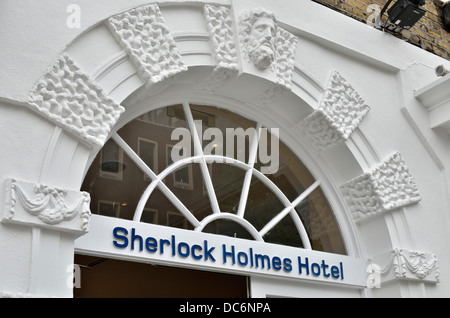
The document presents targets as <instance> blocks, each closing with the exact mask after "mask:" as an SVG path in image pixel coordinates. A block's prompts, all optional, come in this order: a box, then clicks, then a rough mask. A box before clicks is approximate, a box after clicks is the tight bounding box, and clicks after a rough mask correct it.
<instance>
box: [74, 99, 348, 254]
mask: <svg viewBox="0 0 450 318" xmlns="http://www.w3.org/2000/svg"><path fill="white" fill-rule="evenodd" d="M320 186H321V181H320V180H316V179H315V178H314V177H313V176H312V174H311V173H310V172H309V170H308V169H307V167H305V165H304V164H303V163H302V162H301V161H300V160H299V159H298V157H297V156H296V155H295V154H294V153H293V152H292V151H291V150H290V149H289V148H288V147H287V146H286V145H285V144H284V143H283V142H282V141H281V140H280V139H279V136H278V130H277V129H266V128H264V127H263V126H262V125H261V124H259V123H256V122H253V121H251V120H248V119H246V118H244V117H242V116H239V115H237V114H235V113H232V112H229V111H227V110H224V109H221V108H216V107H211V106H200V105H192V104H189V103H184V104H182V105H174V106H169V107H164V108H160V109H157V110H153V111H150V112H148V113H145V114H143V115H141V116H139V117H138V118H136V119H134V120H133V121H131V122H129V123H128V124H127V125H125V126H124V127H123V128H121V129H120V130H119V131H118V132H116V133H113V135H112V138H111V139H110V140H109V141H108V142H107V143H106V144H105V146H104V147H103V149H102V150H101V151H100V152H99V154H98V155H97V157H96V158H95V159H94V161H93V163H92V165H91V167H90V169H89V171H88V172H87V175H86V177H85V180H84V183H83V186H82V189H83V191H87V192H89V193H90V194H91V211H92V212H93V213H97V214H101V215H104V216H110V217H117V218H123V219H128V220H134V221H136V222H146V223H152V224H157V225H162V226H169V227H177V228H182V229H186V230H192V231H199V232H200V231H201V232H207V233H214V234H218V235H228V236H232V237H236V238H242V239H253V240H258V241H262V242H268V243H274V244H282V245H288V246H295V247H299V248H305V249H313V250H319V251H325V252H331V253H338V254H345V253H346V252H345V246H344V243H343V240H342V237H341V234H340V231H339V227H338V225H337V222H336V219H335V217H334V214H333V212H332V210H331V208H330V205H329V204H328V201H327V199H326V197H325V195H324V193H323V192H322V190H321V187H320Z"/></svg>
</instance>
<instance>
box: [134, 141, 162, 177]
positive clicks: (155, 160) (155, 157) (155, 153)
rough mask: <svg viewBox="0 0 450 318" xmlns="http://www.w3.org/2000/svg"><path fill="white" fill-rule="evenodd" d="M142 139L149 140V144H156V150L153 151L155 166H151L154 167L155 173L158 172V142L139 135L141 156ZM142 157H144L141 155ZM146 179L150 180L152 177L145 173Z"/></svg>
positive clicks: (139, 153) (139, 154)
mask: <svg viewBox="0 0 450 318" xmlns="http://www.w3.org/2000/svg"><path fill="white" fill-rule="evenodd" d="M141 141H142V142H147V143H149V144H153V145H154V146H155V151H154V152H153V167H149V168H150V169H152V170H153V171H154V172H155V173H158V142H156V141H154V140H151V139H148V138H144V137H138V156H139V157H141ZM141 158H142V157H141ZM144 180H147V181H148V180H150V178H149V177H148V176H147V175H146V174H145V173H144Z"/></svg>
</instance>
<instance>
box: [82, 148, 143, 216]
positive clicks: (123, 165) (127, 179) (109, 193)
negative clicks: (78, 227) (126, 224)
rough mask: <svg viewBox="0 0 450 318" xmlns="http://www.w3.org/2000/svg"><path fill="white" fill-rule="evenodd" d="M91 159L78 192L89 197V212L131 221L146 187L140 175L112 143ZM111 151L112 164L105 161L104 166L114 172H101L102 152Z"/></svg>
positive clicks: (102, 170)
mask: <svg viewBox="0 0 450 318" xmlns="http://www.w3.org/2000/svg"><path fill="white" fill-rule="evenodd" d="M106 145H107V147H106V148H103V150H101V151H100V152H99V154H98V155H97V157H96V158H95V159H94V161H93V162H92V164H91V167H90V169H89V170H88V172H87V174H86V177H85V179H84V182H83V185H82V191H86V192H89V193H90V195H91V212H92V213H95V214H100V215H105V216H111V217H118V218H122V219H127V220H132V219H133V217H134V212H135V210H136V207H137V204H138V202H139V200H140V198H141V196H142V194H143V193H144V191H145V189H146V188H147V186H148V185H149V184H150V180H149V179H148V178H144V174H143V172H142V171H141V170H140V169H139V168H138V167H137V166H136V164H134V162H133V161H132V160H131V159H130V158H129V157H128V156H127V155H126V154H125V153H124V152H123V151H122V149H120V148H119V146H118V145H117V144H116V143H115V142H114V141H113V140H109V141H108V142H107V143H106ZM110 149H115V151H116V152H117V153H116V156H114V157H110V158H115V160H116V161H108V167H111V166H115V167H117V169H107V171H105V167H104V163H105V162H102V158H105V156H103V152H104V151H105V150H107V151H109V150H110Z"/></svg>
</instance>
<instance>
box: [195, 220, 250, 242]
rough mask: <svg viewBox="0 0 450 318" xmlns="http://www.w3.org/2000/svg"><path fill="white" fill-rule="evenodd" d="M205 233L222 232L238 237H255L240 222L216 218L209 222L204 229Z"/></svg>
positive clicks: (222, 233) (221, 233)
mask: <svg viewBox="0 0 450 318" xmlns="http://www.w3.org/2000/svg"><path fill="white" fill-rule="evenodd" d="M203 232H205V233H212V234H220V235H226V236H231V237H237V238H242V239H247V240H253V239H254V238H253V237H252V236H251V235H250V233H248V231H247V230H246V229H244V228H243V227H242V226H241V225H240V224H237V223H236V222H233V221H231V220H223V219H222V220H216V221H214V222H211V223H209V224H208V225H207V226H205V228H204V229H203Z"/></svg>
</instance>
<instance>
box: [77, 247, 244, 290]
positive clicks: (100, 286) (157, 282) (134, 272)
mask: <svg viewBox="0 0 450 318" xmlns="http://www.w3.org/2000/svg"><path fill="white" fill-rule="evenodd" d="M75 264H77V265H78V266H79V270H80V272H79V277H78V279H79V280H80V281H79V283H80V285H79V288H74V297H75V298H130V297H133V298H246V297H248V289H247V277H245V276H236V275H229V274H220V273H213V272H204V271H197V270H190V269H182V268H174V267H166V266H159V265H158V266H155V265H150V264H144V263H135V262H128V261H122V260H115V259H107V258H100V257H94V256H85V255H75Z"/></svg>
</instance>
